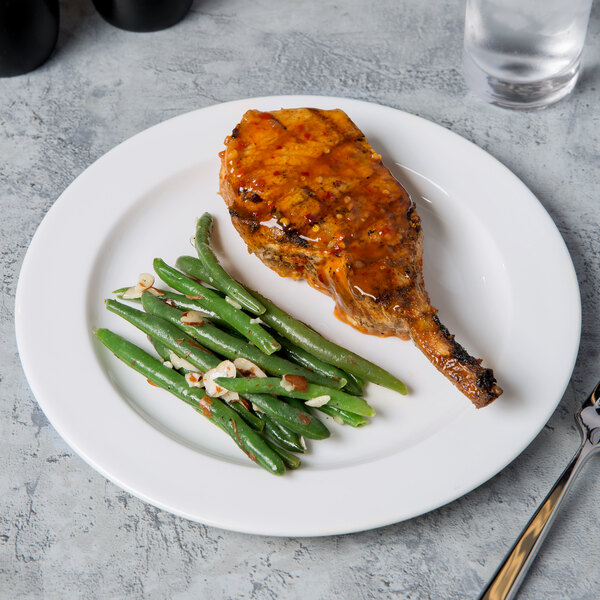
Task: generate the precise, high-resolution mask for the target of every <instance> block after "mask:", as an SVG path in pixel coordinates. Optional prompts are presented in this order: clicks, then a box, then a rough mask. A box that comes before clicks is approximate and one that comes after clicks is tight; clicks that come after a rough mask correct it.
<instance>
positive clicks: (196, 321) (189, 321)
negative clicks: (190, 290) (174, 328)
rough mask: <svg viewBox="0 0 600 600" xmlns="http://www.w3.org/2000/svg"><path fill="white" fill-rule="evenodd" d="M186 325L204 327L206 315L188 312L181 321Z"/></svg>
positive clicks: (182, 316) (183, 314)
mask: <svg viewBox="0 0 600 600" xmlns="http://www.w3.org/2000/svg"><path fill="white" fill-rule="evenodd" d="M179 320H180V321H181V322H182V323H184V324H185V325H204V315H203V314H202V313H201V312H198V311H197V310H188V311H186V312H184V313H182V314H181V318H180V319H179Z"/></svg>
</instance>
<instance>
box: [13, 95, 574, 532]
mask: <svg viewBox="0 0 600 600" xmlns="http://www.w3.org/2000/svg"><path fill="white" fill-rule="evenodd" d="M301 106H312V107H319V108H325V109H327V108H341V109H343V110H345V111H346V112H347V113H348V115H349V116H350V117H351V118H352V119H353V120H354V121H355V123H356V124H357V125H358V127H360V128H361V129H362V130H363V132H364V133H365V134H366V135H367V138H368V139H369V141H370V142H371V144H372V145H373V146H374V147H375V149H376V150H377V151H379V152H380V153H381V154H382V155H383V158H384V162H385V163H386V164H387V166H388V167H389V168H390V169H391V170H392V172H393V173H394V174H395V175H396V177H397V178H398V179H399V180H400V181H401V182H402V183H403V184H404V185H405V186H406V188H407V189H408V190H409V192H410V193H411V195H412V197H413V199H414V200H415V202H416V204H417V207H418V211H419V213H420V215H421V218H422V222H423V231H424V238H425V250H424V265H425V266H424V270H425V281H426V284H427V286H428V291H429V294H430V296H431V299H432V302H433V304H434V305H435V306H437V307H438V308H439V311H440V317H441V320H442V322H443V323H444V324H445V325H446V326H447V327H448V328H449V329H450V330H451V331H452V332H453V333H455V334H456V337H457V339H458V340H459V341H460V342H461V343H462V344H464V345H465V346H466V348H467V349H469V351H470V352H471V353H472V354H473V355H475V356H479V357H481V358H483V360H484V363H485V365H488V366H491V367H492V368H493V369H494V372H495V374H496V377H497V379H498V381H499V383H500V385H501V386H502V387H503V388H504V390H505V392H504V394H503V395H502V396H501V397H500V399H499V400H497V401H496V402H494V403H493V404H492V405H491V406H489V407H487V408H485V409H482V410H476V409H475V408H473V406H472V405H471V403H470V401H469V400H468V399H466V398H465V397H464V396H462V395H461V394H460V393H459V392H458V391H457V390H456V389H455V388H454V387H453V386H452V385H451V384H450V383H449V382H448V381H447V380H446V379H445V378H444V377H443V376H442V375H440V374H439V373H438V372H437V371H436V370H435V369H434V367H433V366H432V365H431V364H429V362H428V361H427V360H426V359H425V358H424V357H423V356H422V355H421V353H420V352H419V351H418V350H417V349H416V348H415V347H414V346H413V345H412V343H410V342H403V341H401V340H398V339H392V338H386V339H383V338H378V337H371V336H366V335H363V334H360V333H358V332H357V331H355V330H354V329H352V328H351V327H349V326H347V325H344V324H343V323H341V322H339V321H338V320H336V319H335V318H334V316H333V314H332V310H333V304H332V302H331V300H330V299H329V298H327V297H326V296H325V295H323V294H320V293H318V292H317V291H315V290H313V289H312V288H310V287H309V286H308V285H306V284H305V283H303V282H294V281H291V280H289V279H282V278H280V277H278V276H277V275H276V274H275V273H274V272H272V271H270V270H269V269H268V268H267V267H265V266H263V264H262V263H261V262H260V261H259V260H258V259H257V258H256V257H254V256H252V255H249V254H248V253H247V250H246V247H245V244H244V243H243V242H242V240H241V239H240V238H239V236H238V235H237V234H236V232H235V231H234V229H233V227H232V225H231V223H230V220H229V216H228V214H227V210H226V208H225V205H224V202H223V201H222V199H221V198H220V197H219V196H218V194H217V190H218V172H219V158H218V152H219V151H220V150H222V149H223V147H224V146H223V140H224V138H225V136H226V135H227V134H229V133H230V132H231V130H232V129H233V127H234V126H235V125H236V124H237V123H238V122H239V120H240V119H241V117H242V115H243V113H244V111H246V110H247V109H250V108H255V109H261V110H274V109H277V108H280V107H285V108H293V107H301ZM204 211H210V212H211V213H212V214H213V215H214V216H215V220H216V227H215V234H214V238H215V247H216V251H217V253H218V254H219V256H220V257H221V258H222V261H223V263H224V266H225V267H226V268H228V269H230V271H231V272H232V273H233V274H234V276H236V277H238V278H239V279H240V280H241V281H242V282H245V283H249V284H251V285H252V286H253V287H255V288H258V289H259V290H260V291H261V292H262V293H263V294H265V295H266V296H268V297H270V298H271V299H272V300H274V301H276V302H277V303H278V304H279V305H280V306H282V307H283V308H284V309H285V310H287V311H288V312H290V313H291V314H293V315H294V316H296V317H297V318H299V319H301V320H303V321H305V322H307V323H309V324H311V325H312V326H313V327H314V328H315V329H317V330H318V331H320V332H322V333H323V334H324V335H326V336H327V337H329V338H331V339H332V340H334V341H335V342H337V343H339V344H342V345H344V346H347V347H348V348H350V349H352V350H354V351H356V352H358V353H360V354H362V355H364V356H365V357H366V358H368V359H370V360H372V361H374V362H376V363H378V364H380V365H381V366H383V367H384V368H387V369H388V370H389V371H391V372H392V373H394V374H396V375H397V376H399V377H401V378H402V379H403V380H405V382H406V383H407V384H408V386H409V388H410V394H409V395H408V396H406V397H402V396H399V395H398V394H395V393H393V392H391V391H389V390H385V389H383V388H380V387H377V386H374V385H369V386H368V393H367V398H368V400H369V402H370V403H371V404H372V405H373V406H374V408H375V409H376V411H377V413H378V414H377V416H376V417H375V418H374V419H372V423H371V424H369V425H368V426H367V427H364V428H361V429H352V428H350V427H340V426H338V425H337V424H335V423H333V422H332V421H330V420H327V419H326V420H327V424H328V425H330V428H331V430H332V436H331V438H330V439H328V440H324V441H321V442H316V443H311V444H310V446H309V451H308V453H307V454H306V455H305V456H304V457H303V466H302V468H300V469H299V470H297V471H294V472H288V473H287V474H286V475H285V477H274V476H272V475H270V474H268V473H266V472H264V471H262V470H261V469H260V468H259V467H257V466H255V465H254V464H253V463H251V462H250V461H248V460H247V458H246V456H245V455H243V454H242V453H241V452H240V451H239V450H238V448H237V447H236V446H235V445H234V444H233V443H232V441H231V440H230V439H229V438H228V437H227V436H226V435H224V434H223V433H222V432H221V431H220V430H219V429H217V428H216V427H214V426H213V425H212V424H211V423H210V422H209V421H206V420H204V419H203V418H202V417H201V416H199V415H198V414H196V413H195V412H193V411H191V409H189V407H187V406H186V405H185V404H183V403H182V402H180V401H179V400H177V399H176V398H174V397H172V396H170V395H169V394H168V393H166V392H164V391H163V390H160V389H157V388H154V387H151V386H150V385H148V384H147V383H146V381H145V380H144V379H143V378H142V377H140V376H139V375H138V374H137V373H134V372H133V371H132V370H131V369H128V368H127V367H126V366H124V365H123V364H121V363H120V362H119V361H118V360H116V359H115V358H114V357H113V356H112V355H111V354H110V353H109V352H107V351H106V350H105V349H104V348H103V347H100V344H99V343H97V341H96V340H95V338H94V336H93V334H92V329H93V328H95V327H110V328H111V329H113V330H114V331H116V332H118V333H121V334H122V335H125V336H126V337H128V338H129V339H131V340H134V341H136V342H138V343H139V344H140V345H143V346H144V347H147V345H148V344H147V341H146V340H145V338H144V336H143V335H142V334H141V333H140V332H139V331H137V330H135V329H134V328H133V327H132V326H130V325H128V324H127V323H125V322H123V321H121V320H120V319H119V318H118V317H116V316H115V315H113V314H111V313H108V312H107V311H106V310H105V309H104V306H103V299H104V298H106V297H110V293H111V290H113V289H116V288H118V287H122V286H125V285H131V284H133V283H134V282H135V281H136V278H137V275H138V273H141V272H144V271H151V269H152V259H153V258H154V257H155V256H161V257H162V258H164V259H165V260H166V261H167V262H169V263H171V264H172V263H174V261H175V259H176V257H177V256H179V255H180V254H193V253H194V251H193V249H192V248H191V247H190V242H189V238H190V236H191V235H193V232H194V224H195V218H196V217H198V216H199V215H200V214H202V213H203V212H204ZM557 281H559V282H560V285H556V282H557ZM16 329H17V339H18V344H19V351H20V354H21V360H22V362H23V366H24V369H25V373H26V375H27V378H28V380H29V383H30V385H31V388H32V390H33V393H34V394H35V396H36V398H37V400H38V402H39V403H40V405H41V407H42V408H43V410H44V412H45V413H46V415H47V416H48V418H49V419H50V421H51V423H52V424H53V425H54V427H55V428H56V429H57V431H58V432H59V433H60V434H61V435H62V436H63V437H64V439H65V440H66V441H67V442H68V443H69V444H70V445H71V447H72V448H73V449H74V450H75V451H76V452H77V453H78V454H80V455H81V456H82V457H83V458H84V459H85V460H86V461H87V462H88V463H89V464H90V465H91V466H92V467H94V468H95V469H97V470H98V471H99V472H100V473H102V474H103V475H105V476H106V477H107V478H108V479H110V480H111V481H113V482H114V483H115V484H117V485H118V486H120V487H122V488H124V489H126V490H128V491H129V492H131V493H132V494H134V495H136V496H138V497H140V498H142V499H144V500H146V501H148V502H150V503H152V504H154V505H156V506H159V507H161V508H163V509H165V510H168V511H171V512H173V513H176V514H178V515H181V516H183V517H186V518H188V519H193V520H197V521H201V522H203V523H207V524H210V525H215V526H218V527H223V528H226V529H233V530H237V531H243V532H249V533H259V534H268V535H289V536H316V535H328V534H340V533H348V532H353V531H359V530H364V529H369V528H372V527H377V526H381V525H386V524H390V523H394V522H397V521H401V520H403V519H408V518H411V517H414V516H416V515H420V514H422V513H424V512H426V511H429V510H431V509H434V508H436V507H439V506H441V505H443V504H445V503H447V502H450V501H452V500H454V499H456V498H458V497H460V496H462V495H463V494H465V493H466V492H468V491H470V490H472V489H473V488H474V487H476V486H478V485H480V484H481V483H483V482H484V481H486V480H487V479H489V478H490V477H492V476H493V475H494V474H496V473H497V472H498V471H500V469H502V468H503V467H505V466H506V465H507V464H508V463H510V462H511V461H512V460H513V459H514V458H515V457H516V456H518V455H519V454H520V453H521V452H522V451H523V449H524V448H525V447H526V446H527V445H528V444H529V443H530V442H531V441H532V440H533V438H534V437H535V436H536V434H537V433H538V432H539V431H540V429H541V428H542V427H543V426H544V424H545V423H546V421H547V420H548V418H549V417H550V415H551V414H552V412H553V411H554V409H555V407H556V405H557V404H558V402H559V401H560V399H561V397H562V394H563V392H564V390H565V387H566V385H567V383H568V380H569V377H570V374H571V371H572V369H573V366H574V361H575V358H576V355H577V349H578V344H579V333H580V300H579V291H578V286H577V281H576V277H575V272H574V269H573V265H572V262H571V259H570V257H569V254H568V252H567V250H566V247H565V245H564V243H563V240H562V238H561V237H560V235H559V233H558V231H557V229H556V227H555V226H554V224H553V222H552V221H551V219H550V217H549V216H548V214H547V213H546V212H545V211H544V209H543V208H542V206H541V205H540V204H539V202H538V201H537V200H536V198H535V197H534V196H533V195H532V194H531V192H530V191H529V190H528V189H527V188H526V187H525V186H524V185H523V184H522V183H521V182H520V181H519V180H518V179H517V178H516V177H515V176H514V175H513V174H512V173H510V172H509V171H508V170H507V169H506V168H505V167H503V166H502V165H501V164H500V163H498V162H497V161H496V160H495V159H493V158H492V157H491V156H490V155H488V154H486V153H485V152H484V151H483V150H481V149H479V148H477V147H476V146H474V145H473V144H471V143H470V142H468V141H466V140H464V139H463V138H461V137H459V136H458V135H455V134H454V133H451V132H450V131H447V130H446V129H443V128H442V127H439V126H438V125H435V124H433V123H430V122H428V121H425V120H423V119H421V118H418V117H415V116H413V115H410V114H407V113H403V112H401V111H398V110H394V109H391V108H386V107H383V106H379V105H374V104H368V103H365V102H359V101H356V100H348V99H342V98H327V97H313V96H309V97H305V96H287V97H271V98H254V99H249V100H240V101H237V102H229V103H227V104H221V105H218V106H212V107H209V108H205V109H202V110H198V111H195V112H191V113H189V114H185V115H182V116H180V117H177V118H175V119H171V120H169V121H167V122H165V123H162V124H160V125H157V126H156V127H152V128H151V129H148V130H147V131H144V132H142V133H140V134H139V135H136V136H135V137H133V138H131V139H130V140H127V141H126V142H124V143H123V144H121V145H120V146H118V147H116V148H115V149H113V150H111V151H110V152H109V153H108V154H106V155H105V156H103V157H102V158H101V159H100V160H98V161H97V162H96V163H94V164H93V165H92V166H91V167H90V168H89V169H87V170H86V171H85V172H84V173H83V174H82V175H81V176H80V177H78V178H77V179H76V180H75V181H74V182H73V183H72V184H71V185H70V186H69V188H68V189H67V190H66V191H65V192H64V193H63V194H62V195H61V197H60V198H59V199H58V200H57V202H56V203H55V204H54V206H53V207H52V208H51V210H50V211H49V212H48V214H47V215H46V217H45V219H44V221H43V222H42V224H41V225H40V227H39V229H38V231H37V233H36V234H35V237H34V239H33V241H32V242H31V246H30V248H29V250H28V252H27V256H26V258H25V261H24V263H23V268H22V270H21V275H20V279H19V285H18V290H17V305H16Z"/></svg>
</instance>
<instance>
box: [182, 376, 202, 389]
mask: <svg viewBox="0 0 600 600" xmlns="http://www.w3.org/2000/svg"><path fill="white" fill-rule="evenodd" d="M185 380H186V381H187V384H188V385H189V386H190V387H191V388H201V387H204V381H203V378H202V373H197V372H194V373H186V374H185Z"/></svg>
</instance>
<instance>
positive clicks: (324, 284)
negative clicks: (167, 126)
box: [220, 108, 502, 407]
mask: <svg viewBox="0 0 600 600" xmlns="http://www.w3.org/2000/svg"><path fill="white" fill-rule="evenodd" d="M225 145H226V148H225V150H224V152H222V153H221V158H222V163H221V172H220V192H221V195H222V196H223V198H224V199H225V202H226V203H227V206H228V207H229V213H230V215H231V218H232V221H233V224H234V226H235V228H236V229H237V231H238V232H239V233H240V235H241V236H242V238H243V239H244V240H245V242H246V243H247V244H248V248H249V250H250V251H251V252H254V253H255V254H256V255H257V256H258V257H259V258H260V259H261V260H262V261H263V262H264V263H265V264H267V265H268V266H269V267H271V268H272V269H274V270H275V271H276V272H277V273H279V275H282V276H286V277H293V278H294V279H298V278H303V279H305V280H306V281H308V283H309V284H310V285H312V286H313V287H315V288H317V289H318V290H320V291H322V292H325V293H327V294H329V295H330V296H331V297H332V298H333V299H334V300H335V304H336V306H335V313H336V315H337V316H338V317H339V318H341V319H343V320H344V321H346V322H348V323H350V324H351V325H353V326H354V327H356V328H357V329H359V330H361V331H363V332H366V333H371V334H377V335H382V336H397V337H400V338H402V339H408V338H411V339H412V340H413V342H414V343H415V344H416V345H417V347H418V348H419V349H420V350H421V351H422V352H423V353H424V354H425V355H426V356H427V358H428V359H429V360H430V361H431V362H432V363H433V365H434V366H435V367H436V368H437V369H438V370H439V371H440V372H441V373H443V374H444V375H445V376H446V377H447V378H448V379H450V381H452V382H453V383H454V384H455V385H456V386H457V387H458V388H459V389H460V390H461V392H463V394H465V395H466V396H467V397H468V398H470V399H471V400H472V402H473V403H474V404H475V406H477V407H482V406H486V405H487V404H489V403H490V402H492V401H493V400H494V399H495V398H497V397H498V396H499V395H500V394H501V393H502V390H501V389H500V388H499V387H498V386H497V385H496V380H495V378H494V374H493V372H492V370H491V369H488V368H485V367H483V366H481V361H480V360H479V359H476V358H473V357H472V356H471V355H470V354H469V353H468V352H467V351H466V350H465V349H464V348H463V347H462V346H461V345H460V344H459V343H458V342H457V341H456V340H455V339H454V336H453V335H452V334H451V333H450V332H449V331H448V329H447V328H446V327H445V326H444V325H443V324H442V323H441V322H440V320H439V318H438V316H437V310H436V309H435V308H434V307H433V306H432V305H431V304H430V302H429V296H428V294H427V292H426V290H425V285H424V282H423V274H422V254H423V244H422V242H423V235H422V231H421V221H420V219H419V216H418V214H417V212H416V210H415V205H414V204H413V203H412V201H411V199H410V198H409V195H408V193H407V192H406V190H405V189H404V188H403V187H402V186H401V185H400V184H399V183H398V181H396V179H394V177H393V176H392V174H391V173H390V172H389V171H388V169H387V168H386V167H385V166H384V165H383V163H382V160H381V156H380V155H379V154H377V152H375V150H373V148H372V147H371V146H370V144H369V143H368V142H367V140H366V138H365V136H364V135H363V133H362V132H361V131H360V130H359V129H358V128H357V127H356V125H354V123H353V122H352V121H351V120H350V118H349V117H348V116H347V115H346V114H345V113H344V112H343V111H341V110H318V109H311V108H299V109H285V110H278V111H274V112H270V113H269V112H258V111H256V110H250V111H248V112H247V113H246V114H245V115H244V116H243V118H242V120H241V122H240V123H239V125H237V127H236V128H235V129H234V130H233V133H232V134H231V135H230V136H229V137H227V139H226V140H225Z"/></svg>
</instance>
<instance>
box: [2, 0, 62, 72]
mask: <svg viewBox="0 0 600 600" xmlns="http://www.w3.org/2000/svg"><path fill="white" fill-rule="evenodd" d="M57 37H58V0H0V77H12V76H14V75H22V74H23V73H28V72H29V71H33V70H34V69H36V68H37V67H39V66H40V65H41V64H42V63H43V62H45V61H46V59H47V58H48V57H49V56H50V54H52V50H54V47H55V46H56V39H57Z"/></svg>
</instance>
